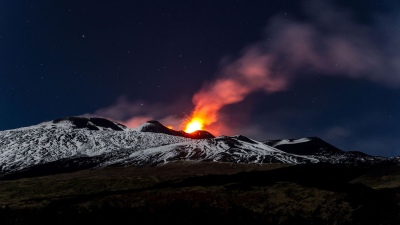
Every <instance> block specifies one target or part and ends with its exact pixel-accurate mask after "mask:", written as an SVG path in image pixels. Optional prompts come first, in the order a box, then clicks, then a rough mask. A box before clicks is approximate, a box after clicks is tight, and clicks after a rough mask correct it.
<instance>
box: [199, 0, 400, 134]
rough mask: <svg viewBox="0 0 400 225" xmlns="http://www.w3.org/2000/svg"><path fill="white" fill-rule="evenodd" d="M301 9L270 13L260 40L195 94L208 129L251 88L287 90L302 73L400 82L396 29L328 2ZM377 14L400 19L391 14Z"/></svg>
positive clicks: (391, 84) (394, 21) (393, 20)
mask: <svg viewBox="0 0 400 225" xmlns="http://www.w3.org/2000/svg"><path fill="white" fill-rule="evenodd" d="M304 13H305V14H306V15H307V18H308V20H306V21H307V22H299V21H296V20H294V19H290V18H287V17H286V16H276V17H274V18H272V19H271V20H270V23H269V24H268V26H267V27H266V29H265V39H264V40H263V41H261V42H259V43H255V44H253V45H250V46H248V47H246V48H245V49H244V50H243V51H242V53H241V54H240V56H239V57H238V58H237V59H236V60H232V61H230V62H228V63H226V64H225V65H224V66H223V67H222V69H221V72H220V75H219V76H218V77H217V78H216V79H215V80H214V81H212V82H209V83H208V84H206V85H204V86H203V88H202V89H201V90H200V91H198V92H197V93H196V94H195V95H194V97H193V99H192V100H193V103H194V105H195V110H194V115H195V116H196V115H197V116H200V117H203V116H207V117H208V118H209V121H208V124H206V125H208V127H209V128H207V129H212V130H213V129H214V127H220V126H222V125H221V124H218V123H219V122H218V121H219V118H220V117H221V115H220V110H221V109H222V108H223V107H225V106H226V105H230V104H235V103H238V102H241V101H243V100H244V99H245V98H246V97H247V96H248V95H249V94H251V93H254V92H260V91H261V92H266V93H269V94H271V93H274V92H279V91H284V90H287V89H288V88H290V85H291V84H292V83H293V81H295V80H296V79H301V77H302V76H311V75H315V74H318V75H326V76H342V77H348V78H351V79H367V80H370V81H372V82H376V83H379V84H381V85H385V86H388V87H398V86H400V73H399V72H400V53H399V50H400V47H399V46H400V45H399V41H398V40H400V33H399V32H397V33H395V34H394V35H392V36H389V35H387V34H386V33H385V32H383V31H384V30H385V27H384V25H383V24H384V23H383V22H379V20H377V21H376V22H374V23H372V24H371V23H370V24H369V25H366V24H361V23H358V22H356V20H355V17H354V15H353V14H352V13H351V11H349V10H346V9H343V8H338V7H336V6H334V5H332V4H329V3H327V2H321V1H307V2H306V4H305V5H304ZM376 18H380V19H381V20H380V21H382V18H383V19H384V20H391V23H392V24H393V25H394V26H397V25H399V24H400V20H399V18H398V17H396V16H390V15H386V16H384V17H383V16H382V15H380V16H378V15H377V16H376ZM224 126H226V124H225V125H224ZM227 130H229V129H227ZM253 132H254V131H253Z"/></svg>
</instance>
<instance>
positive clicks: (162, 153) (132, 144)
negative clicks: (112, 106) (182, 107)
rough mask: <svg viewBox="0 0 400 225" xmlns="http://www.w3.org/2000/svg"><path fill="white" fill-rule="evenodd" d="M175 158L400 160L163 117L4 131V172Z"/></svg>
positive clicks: (0, 135)
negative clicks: (191, 128)
mask: <svg viewBox="0 0 400 225" xmlns="http://www.w3.org/2000/svg"><path fill="white" fill-rule="evenodd" d="M173 161H196V162H231V163H244V164H248V163H256V164H265V163H284V164H293V165H296V164H309V163H332V164H344V165H373V164H377V163H383V162H392V163H398V162H399V159H398V158H396V157H394V158H384V157H377V156H370V155H367V154H364V153H360V152H346V151H343V150H340V149H338V148H336V147H335V146H333V145H331V144H329V143H327V142H325V141H323V140H322V139H320V138H317V137H308V138H299V139H282V140H270V141H262V142H261V141H256V140H253V139H250V138H248V137H245V136H243V135H235V136H219V137H214V136H213V135H212V134H211V133H209V132H207V131H195V132H193V133H191V134H188V133H186V132H184V131H175V130H172V129H169V128H168V127H165V126H164V125H162V124H161V123H160V122H158V121H148V122H146V123H144V124H142V125H141V126H139V127H136V128H133V129H131V128H127V127H126V126H124V125H123V124H120V123H117V122H113V121H110V120H107V119H105V118H86V117H66V118H62V119H56V120H53V121H48V122H43V123H40V124H38V125H34V126H30V127H24V128H18V129H14V130H6V131H0V174H10V173H15V172H18V171H26V170H29V169H32V170H37V169H38V168H41V167H46V166H49V165H52V166H50V167H53V168H55V167H57V166H58V165H57V162H58V164H59V165H65V168H66V169H65V170H66V171H69V169H68V165H69V166H70V167H69V168H70V169H72V170H79V169H82V168H85V169H87V168H98V167H109V166H129V165H134V166H154V165H159V164H165V163H168V162H173ZM48 163H50V164H49V165H46V164H48ZM71 165H72V166H71ZM39 170H40V169H39ZM60 171H63V169H60Z"/></svg>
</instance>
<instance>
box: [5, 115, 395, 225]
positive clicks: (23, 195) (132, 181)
mask: <svg viewBox="0 0 400 225" xmlns="http://www.w3.org/2000/svg"><path fill="white" fill-rule="evenodd" d="M399 162H400V157H394V158H384V157H377V156H371V155H367V154H364V153H362V152H349V151H343V150H341V149H339V148H336V147H335V146H333V145H331V144H329V143H327V142H325V141H324V140H322V139H320V138H318V137H304V138H295V139H282V140H264V141H258V140H254V139H251V138H249V137H246V136H243V135H235V136H218V137H214V136H213V135H212V134H210V133H209V132H207V131H202V130H200V131H194V132H193V133H186V132H184V131H176V130H172V129H169V128H167V127H165V126H164V125H162V124H161V123H160V122H158V121H148V122H146V123H144V124H142V125H140V126H138V127H136V128H133V129H131V128H127V127H125V126H124V125H123V124H120V123H117V122H113V121H110V120H107V119H104V118H86V117H66V118H62V119H56V120H53V121H48V122H43V123H40V124H38V125H34V126H30V127H23V128H19V129H14V130H6V131H0V166H1V167H0V221H1V223H2V224H3V223H4V224H6V225H8V224H26V225H31V224H54V223H57V224H75V223H81V222H82V221H88V222H89V224H124V223H127V222H129V221H132V218H134V221H135V222H137V223H140V224H165V223H168V224H169V223H174V224H205V223H206V224H227V223H229V224H360V225H361V224H399V222H400V220H399V218H398V215H399V213H400V208H399V205H400V200H399V197H398V196H399V194H398V193H399V190H400V189H399V188H400V182H398V180H399V177H400V167H399ZM299 221H300V222H299Z"/></svg>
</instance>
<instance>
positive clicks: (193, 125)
mask: <svg viewBox="0 0 400 225" xmlns="http://www.w3.org/2000/svg"><path fill="white" fill-rule="evenodd" d="M202 129H203V120H201V119H198V118H192V119H191V120H190V121H189V122H188V123H187V125H186V128H185V132H186V133H192V132H194V131H196V130H202Z"/></svg>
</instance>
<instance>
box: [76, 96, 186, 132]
mask: <svg viewBox="0 0 400 225" xmlns="http://www.w3.org/2000/svg"><path fill="white" fill-rule="evenodd" d="M181 107H182V106H181V105H180V103H173V104H166V103H148V102H145V101H136V102H132V101H129V100H128V99H127V98H125V97H120V98H119V99H118V101H117V102H116V103H115V104H113V105H111V106H109V107H105V108H102V109H99V110H96V111H95V112H94V113H90V114H89V113H88V114H85V115H83V116H87V117H96V116H98V117H104V118H108V119H110V120H113V121H118V122H120V123H122V124H124V125H126V126H127V127H129V128H135V127H137V126H139V125H142V124H143V123H145V122H147V121H150V120H158V121H160V122H162V123H163V124H164V125H165V126H171V127H172V128H173V129H177V130H179V129H182V121H183V120H184V114H179V115H178V114H176V112H177V111H178V110H179V109H180V108H181Z"/></svg>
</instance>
